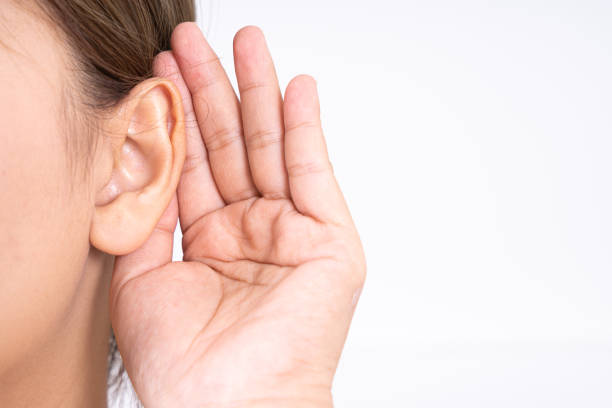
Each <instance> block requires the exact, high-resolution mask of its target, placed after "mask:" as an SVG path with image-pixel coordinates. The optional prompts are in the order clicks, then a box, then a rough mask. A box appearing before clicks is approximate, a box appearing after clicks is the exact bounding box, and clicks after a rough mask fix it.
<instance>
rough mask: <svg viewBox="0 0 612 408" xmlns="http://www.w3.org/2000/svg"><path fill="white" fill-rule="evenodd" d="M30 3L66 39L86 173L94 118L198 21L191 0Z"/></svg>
mask: <svg viewBox="0 0 612 408" xmlns="http://www.w3.org/2000/svg"><path fill="white" fill-rule="evenodd" d="M32 5H33V6H35V7H34V8H35V9H36V10H33V11H42V14H41V13H36V14H40V15H41V17H43V18H45V19H46V20H47V22H48V23H49V25H50V26H51V27H52V28H53V29H55V30H56V32H57V33H58V34H59V35H60V36H61V38H62V39H63V40H65V41H66V45H67V50H68V53H69V56H70V57H71V58H70V63H71V68H74V69H72V70H71V72H72V73H73V75H72V76H71V78H70V80H69V81H67V84H68V85H67V86H66V88H65V89H64V92H63V104H64V105H65V106H64V107H63V109H64V112H63V115H64V119H65V120H64V123H65V124H66V126H67V129H66V135H67V140H66V145H67V146H68V152H69V154H70V156H71V158H69V163H71V164H70V166H71V168H72V169H73V170H74V167H77V166H76V164H75V163H79V164H80V165H81V168H82V170H83V174H88V169H89V167H90V166H88V164H89V160H91V158H92V153H93V151H94V149H95V147H94V146H95V145H96V143H95V142H96V140H95V138H96V136H97V130H98V128H97V121H96V118H98V117H100V115H101V114H103V113H104V112H107V111H108V109H111V108H113V107H116V106H117V104H119V103H120V102H121V101H122V100H123V99H124V98H125V97H126V96H127V95H128V94H129V92H130V90H131V89H132V88H133V87H134V86H136V85H137V84H139V83H140V82H142V81H144V80H146V79H148V78H151V77H152V76H153V60H154V58H155V56H156V55H157V54H158V53H159V52H161V51H165V50H169V49H170V37H171V34H172V31H173V30H174V27H176V26H177V25H178V24H179V23H181V22H184V21H195V20H196V15H195V4H194V0H129V1H126V0H70V1H66V0H33V3H32ZM109 341H110V352H109V376H108V377H109V378H108V380H109V381H108V383H109V389H111V388H115V389H116V390H118V389H119V387H120V386H121V384H120V383H121V381H122V380H123V379H125V378H127V376H126V375H125V371H124V368H123V365H122V364H121V356H120V355H119V352H118V349H117V344H116V342H115V338H114V334H113V333H112V331H111V336H110V339H109ZM117 365H119V368H118V369H117ZM128 381H129V378H128Z"/></svg>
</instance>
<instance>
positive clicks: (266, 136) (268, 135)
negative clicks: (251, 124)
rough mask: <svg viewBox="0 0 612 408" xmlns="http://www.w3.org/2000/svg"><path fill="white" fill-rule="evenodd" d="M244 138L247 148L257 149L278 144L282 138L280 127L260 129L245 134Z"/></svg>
mask: <svg viewBox="0 0 612 408" xmlns="http://www.w3.org/2000/svg"><path fill="white" fill-rule="evenodd" d="M245 139H246V145H247V148H248V149H250V150H258V149H262V148H264V147H267V146H270V145H275V144H279V143H280V142H281V141H282V140H283V131H282V129H261V130H258V131H255V132H254V133H252V134H251V135H248V136H246V138H245Z"/></svg>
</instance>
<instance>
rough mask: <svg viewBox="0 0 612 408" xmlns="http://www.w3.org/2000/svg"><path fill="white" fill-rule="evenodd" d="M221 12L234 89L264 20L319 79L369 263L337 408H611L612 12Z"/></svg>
mask: <svg viewBox="0 0 612 408" xmlns="http://www.w3.org/2000/svg"><path fill="white" fill-rule="evenodd" d="M202 5H203V7H202V11H203V13H202V15H201V21H200V23H201V24H200V25H201V27H202V28H203V29H204V31H205V32H207V33H208V39H209V41H210V42H211V44H212V45H213V47H214V48H215V50H216V51H217V52H218V54H219V56H220V57H221V61H222V63H223V65H224V66H225V67H226V69H227V70H228V72H229V73H230V77H231V78H232V81H233V83H234V84H235V83H236V82H235V75H234V71H233V56H232V38H233V35H234V34H235V32H236V31H237V30H238V29H239V28H241V27H243V26H245V25H250V24H253V25H257V26H259V27H261V28H262V29H263V31H264V33H265V35H266V38H267V40H268V43H269V46H270V49H271V52H272V55H273V57H274V59H275V61H276V65H277V71H278V75H279V78H280V81H281V87H282V89H283V90H284V89H285V87H286V85H287V83H288V82H289V80H290V79H291V78H293V77H294V76H296V75H298V74H302V73H306V74H310V75H312V76H314V77H315V79H317V81H318V85H319V91H320V96H321V104H322V116H323V126H324V130H325V133H326V138H327V143H328V148H329V152H330V155H331V159H332V162H333V164H334V169H335V172H336V175H337V177H338V178H339V181H340V184H341V186H342V188H343V191H344V193H345V196H346V198H347V200H348V202H349V206H350V208H351V210H352V214H353V217H354V219H355V222H356V224H357V226H358V229H359V231H360V234H361V237H362V241H363V244H364V247H365V249H366V256H367V259H368V277H367V282H366V285H365V288H364V291H363V294H362V297H361V301H360V303H359V306H358V308H357V311H356V314H355V318H354V323H353V326H352V328H351V332H350V334H349V338H348V340H347V343H346V348H345V350H344V352H343V357H342V359H341V361H340V366H339V369H338V372H337V374H336V379H335V384H334V397H335V403H336V406H337V407H358V408H360V407H419V408H427V407H445V408H446V407H590V408H594V407H610V406H612V343H611V340H612V326H611V323H612V322H611V316H612V310H611V307H612V298H611V296H610V295H611V293H612V275H611V272H612V255H611V254H612V251H611V250H612V216H611V213H612V193H611V184H612V180H611V179H612V161H611V160H610V158H611V157H612V138H611V136H612V132H611V131H612V121H611V119H610V118H611V117H612V116H611V112H612V100H611V98H612V79H611V78H612V77H611V75H612V31H611V28H610V27H611V25H612V3H610V2H607V1H573V2H570V1H541V0H538V1H536V0H530V1H524V0H522V1H484V0H483V1H475V0H471V1H451V0H446V1H443V0H437V1H436V0H434V1H432V0H428V1H407V0H404V1H399V0H378V1H372V0H370V1H365V0H353V1H329V0H327V1H324V0H309V1H289V0H276V1H273V0H259V1H252V0H223V1H222V2H221V1H218V0H203V1H202ZM177 238H178V239H177V243H180V236H177ZM175 255H176V257H177V258H179V259H180V248H178V247H177V248H176V253H175Z"/></svg>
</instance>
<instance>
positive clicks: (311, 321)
mask: <svg viewBox="0 0 612 408" xmlns="http://www.w3.org/2000/svg"><path fill="white" fill-rule="evenodd" d="M190 30H191V32H189V31H190ZM183 31H187V33H186V34H184V35H188V34H189V35H194V32H193V28H189V29H185V30H183ZM243 36H244V37H246V39H245V40H243V41H247V43H248V41H249V39H250V41H252V42H251V44H254V43H253V42H254V41H258V37H257V33H256V32H255V30H247V34H243ZM174 43H178V44H177V47H176V48H174V47H173V51H174V54H175V56H176V59H177V61H178V66H176V65H174V66H176V68H177V69H176V70H174V71H173V70H172V69H171V68H172V66H173V65H172V64H176V62H174V59H173V58H172V56H171V55H169V54H165V55H163V56H161V58H158V61H157V62H156V63H157V73H158V74H162V75H163V74H165V75H167V76H174V79H175V82H176V83H177V85H178V86H179V89H180V90H181V92H183V93H184V95H185V100H186V103H190V100H191V98H190V95H189V91H190V90H191V91H193V90H194V89H198V90H202V89H203V87H201V86H198V85H197V83H194V82H195V81H196V80H200V81H210V78H208V79H206V78H204V79H203V73H202V72H201V71H200V72H195V70H194V71H191V70H190V69H185V67H187V68H188V67H189V66H195V65H188V61H189V58H191V57H188V56H186V55H181V51H182V50H181V43H180V41H179V40H176V41H174V40H173V44H174ZM235 46H236V50H238V54H239V55H240V49H239V45H236V44H235ZM259 46H260V48H261V44H259ZM203 49H204V50H205V51H207V52H209V53H211V52H212V51H211V50H210V49H209V48H207V47H204V48H203ZM239 55H238V56H237V58H236V64H237V68H236V69H237V76H238V81H239V84H240V83H241V82H242V83H244V82H245V81H250V82H254V81H256V80H259V79H261V80H262V81H261V82H262V83H263V82H264V80H265V79H266V78H250V79H249V75H257V69H256V68H253V62H252V61H248V60H247V58H246V57H242V60H241V59H240V56H239ZM204 57H205V56H204ZM164 58H165V60H164ZM217 63H218V61H217ZM239 64H243V65H242V66H240V65H239ZM249 64H251V65H249ZM179 67H180V71H181V73H182V74H183V75H182V76H183V77H184V78H185V82H186V83H185V82H183V79H182V77H181V76H180V75H178V74H177V72H178V68H179ZM264 68H265V67H264ZM164 70H166V71H165V72H164ZM173 72H174V74H173ZM218 72H219V71H216V73H217V74H218ZM269 74H270V72H269V71H268V75H269ZM208 75H215V73H213V71H212V68H211V69H209V71H208ZM268 79H269V78H268ZM190 80H191V81H192V82H191V83H190ZM226 85H227V83H226ZM207 88H209V87H207ZM261 88H263V87H261ZM251 89H255V88H251ZM206 91H207V92H208V93H209V94H208V95H206V96H204V97H203V96H202V95H196V94H194V95H193V100H194V111H193V112H191V111H190V110H189V109H187V110H186V114H187V119H188V120H189V115H197V118H198V119H200V115H199V113H200V111H201V110H202V109H207V110H209V109H210V108H209V106H205V107H204V108H203V107H202V106H201V105H200V106H199V105H198V102H199V101H204V100H210V99H211V98H217V99H222V96H224V94H223V92H227V91H221V94H219V91H217V94H212V93H213V92H214V91H213V90H211V89H207V90H206ZM293 92H294V93H296V91H293ZM250 93H251V94H253V95H248V96H247V93H246V92H243V100H242V106H241V107H242V109H241V111H242V112H241V114H242V122H243V124H245V127H246V128H248V123H251V124H253V123H255V122H254V121H253V120H251V121H250V122H249V120H248V119H245V115H247V114H249V112H250V111H253V110H257V109H261V107H260V106H261V104H256V103H254V102H255V101H253V100H251V101H250V100H249V98H255V95H254V94H255V93H254V92H250ZM204 98H206V99H204ZM296 98H297V97H296ZM273 102H274V101H273ZM277 102H279V103H281V104H282V101H277ZM287 103H289V102H287ZM271 105H272V106H273V105H274V104H271ZM296 105H297V104H296ZM233 106H236V104H234V105H233ZM258 106H259V107H258ZM294 109H295V108H294ZM281 112H282V107H281ZM284 112H285V115H284V116H285V123H284V128H285V129H284V132H283V133H284V137H285V138H288V134H289V132H291V131H294V132H301V131H302V129H306V130H308V131H311V128H312V126H311V125H312V123H314V118H306V117H300V116H299V114H300V113H299V112H297V111H296V112H294V111H292V110H291V107H288V106H285V109H284ZM239 113H240V109H239ZM259 113H260V116H261V112H259ZM276 113H279V112H278V111H277V112H276ZM302 113H303V112H302ZM207 114H208V111H207ZM292 115H294V116H295V117H294V118H292V117H291V116H292ZM264 116H265V115H264ZM207 118H208V117H207ZM208 119H209V118H208ZM280 119H281V120H282V116H281V118H280ZM225 120H227V118H225ZM288 120H289V121H291V120H293V121H294V123H296V124H297V126H291V125H289V126H288V125H287V121H288ZM198 122H199V127H193V128H191V129H190V132H191V133H190V134H188V135H187V137H188V140H187V149H188V152H187V161H186V163H185V171H184V175H183V177H182V178H181V182H180V184H179V189H178V195H177V198H178V199H177V200H173V201H172V202H171V203H170V205H169V207H168V209H167V210H166V212H165V213H164V215H163V216H162V219H161V220H160V222H159V225H158V228H157V229H156V232H154V234H153V236H152V237H151V238H150V240H149V242H147V243H146V244H145V245H144V246H143V247H142V248H140V249H139V250H138V251H137V252H135V253H133V254H130V255H128V256H126V257H122V258H118V259H117V262H116V266H115V273H114V275H113V284H112V289H111V314H112V319H113V328H114V330H115V333H116V335H117V340H118V343H119V347H120V349H121V351H122V356H123V358H124V361H125V364H126V367H127V369H128V373H129V374H130V377H131V379H132V382H133V383H134V386H135V388H136V390H137V392H138V394H139V396H140V398H141V399H142V400H143V402H145V404H147V403H148V404H159V405H161V406H164V405H166V404H169V403H170V402H168V398H171V399H172V401H173V402H172V405H177V404H178V405H180V406H186V405H193V406H207V405H208V404H210V405H211V406H214V405H215V404H220V403H222V402H231V401H237V400H253V401H255V400H261V399H264V398H277V399H278V400H285V399H288V398H289V397H290V393H291V392H293V391H294V390H295V388H296V386H297V385H299V386H303V387H305V388H310V389H312V390H313V392H314V391H318V390H317V388H318V387H321V388H324V386H323V385H324V384H331V379H332V377H333V372H334V371H335V365H336V364H337V361H338V358H339V355H340V352H341V349H342V344H343V343H344V339H345V337H346V332H347V330H348V325H349V323H350V317H351V315H352V308H353V307H354V299H355V290H356V289H358V288H359V287H360V284H361V283H362V282H361V281H360V277H359V276H357V277H356V278H355V277H354V273H355V270H356V269H357V270H360V269H363V266H364V265H363V263H364V260H363V258H362V256H363V255H362V253H361V247H360V242H359V238H358V235H357V233H356V230H355V228H354V225H353V223H352V220H351V219H350V215H348V211H347V210H346V207H345V206H344V202H343V201H342V199H341V198H342V197H341V193H340V192H339V190H337V191H336V192H335V193H334V191H333V190H332V191H331V194H330V191H329V190H330V189H331V187H330V185H331V184H335V180H333V178H332V179H330V178H329V177H330V176H331V174H332V173H331V171H329V170H330V169H327V168H326V167H325V166H326V165H327V164H328V162H325V161H321V160H319V161H318V162H317V161H314V160H309V161H307V162H303V161H302V162H300V161H298V160H297V158H298V157H299V154H298V153H299V152H298V151H297V150H296V151H295V152H294V153H292V152H290V151H287V150H286V151H285V152H284V154H283V152H282V150H280V151H273V150H272V149H267V147H274V146H273V144H274V143H272V142H270V140H272V139H270V138H268V139H265V136H266V135H268V136H269V134H270V132H264V131H258V130H251V132H248V131H249V129H245V130H244V133H250V134H252V135H260V136H262V137H261V138H259V139H258V140H259V141H258V142H251V143H249V140H248V136H247V148H249V147H250V150H249V151H248V154H244V153H241V151H240V150H239V148H240V145H239V144H238V143H235V145H236V146H235V147H234V146H232V143H230V142H228V140H231V137H229V136H228V137H226V138H225V139H222V138H221V137H220V135H226V136H227V135H231V134H232V133H231V132H228V131H224V130H223V129H224V128H207V127H206V126H219V123H220V122H221V119H219V121H217V122H215V120H212V121H211V120H210V119H209V120H208V121H207V122H206V123H202V122H204V121H200V120H198ZM304 123H306V124H307V125H306V126H302V124H304ZM272 125H273V124H272ZM266 126H267V125H266ZM207 134H209V135H213V137H209V138H208V139H207V138H206V135H207ZM202 136H204V137H202ZM202 139H204V142H205V143H202V142H201V140H202ZM198 141H200V142H199V144H198ZM278 144H279V146H278V147H279V148H281V149H282V144H281V143H278ZM286 144H287V143H286ZM313 146H314V147H313ZM313 146H310V149H311V150H312V151H311V152H310V153H312V154H315V153H317V152H316V151H315V150H316V147H317V146H316V145H313ZM322 146H323V147H324V144H319V146H318V147H319V150H320V151H319V152H318V153H319V154H321V153H326V152H324V151H321V147H322ZM254 147H256V148H254ZM298 147H302V149H304V147H303V146H301V145H300V142H294V147H293V148H294V149H297V148H298ZM289 148H290V146H286V147H285V149H289ZM198 149H201V150H198ZM205 149H207V150H208V152H207V154H206V158H205V159H204V157H205V156H204V155H202V154H201V152H202V151H205ZM243 149H244V147H243ZM305 149H306V154H308V153H309V152H308V146H306V147H305ZM232 150H233V151H232ZM323 150H324V149H323ZM198 152H199V153H198ZM252 152H253V153H252ZM279 152H280V153H281V154H280V155H279ZM264 153H267V155H266V156H264ZM224 155H225V156H224ZM229 155H233V161H229V160H228V159H229V157H228V156H229ZM246 157H248V161H247V162H246V164H245V163H244V162H242V163H241V161H240V159H244V158H246ZM283 157H284V159H285V160H287V163H283V162H282V160H281V161H280V162H279V163H277V164H279V165H280V166H277V168H276V169H274V166H273V165H271V164H270V163H271V162H272V160H273V159H282V158H283ZM292 157H293V159H292ZM190 158H191V159H190ZM313 158H315V157H314V156H313ZM253 162H255V164H257V163H258V162H259V163H264V162H265V163H266V165H265V169H263V167H262V165H261V164H260V167H259V171H258V170H257V168H254V167H253V164H254V163H253ZM228 163H231V164H228ZM316 163H319V164H321V165H319V166H317V165H316ZM230 165H231V166H233V167H232V168H231V169H228V166H230ZM221 166H225V167H221ZM285 166H286V171H284V174H283V173H277V174H276V175H271V174H270V172H271V171H274V170H278V168H280V167H285ZM249 167H250V170H249ZM281 170H282V168H281ZM245 171H248V173H251V176H250V177H242V176H244V174H245ZM248 173H247V174H246V175H247V176H248V175H249V174H248ZM278 176H280V177H278ZM230 179H231V180H230ZM251 179H252V181H251ZM264 180H265V181H264ZM229 181H231V182H229ZM298 183H303V185H299V184H298ZM316 185H318V186H319V189H318V190H317V187H315V186H316ZM262 186H263V188H262ZM336 187H337V186H336ZM307 189H310V190H307ZM258 190H259V191H258ZM262 190H264V191H265V192H264V193H263V197H262V196H261V195H260V193H261V191H262ZM305 193H308V194H311V195H320V196H323V195H324V193H326V195H325V196H324V197H322V198H325V199H328V200H329V208H328V209H324V210H321V211H320V212H313V209H314V208H315V204H317V203H315V202H311V201H308V200H309V199H310V200H311V199H312V197H310V198H309V197H306V196H305ZM194 197H199V198H200V199H199V200H197V201H196V200H194ZM319 206H320V203H319ZM343 211H344V212H343ZM179 216H180V220H181V227H182V229H183V252H184V260H183V262H167V261H166V262H157V265H155V264H154V262H152V261H150V259H151V258H152V257H154V256H155V254H156V253H157V256H158V257H159V256H160V255H159V253H158V252H159V251H160V250H161V251H162V254H161V256H162V257H165V259H166V260H167V258H168V245H167V241H168V240H169V239H171V236H172V231H173V230H174V226H175V225H176V220H177V218H178V217H179ZM162 248H163V249H162ZM170 248H171V246H170ZM143 259H148V260H147V261H143ZM351 280H352V281H353V282H351ZM285 385H286V388H285V387H284V386H285ZM273 389H275V390H277V391H275V392H276V395H271V394H270V390H273ZM194 390H197V393H194ZM181 397H182V398H185V400H184V401H180V402H179V401H177V400H176V399H177V398H181Z"/></svg>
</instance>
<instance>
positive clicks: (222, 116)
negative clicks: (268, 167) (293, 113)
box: [171, 22, 259, 203]
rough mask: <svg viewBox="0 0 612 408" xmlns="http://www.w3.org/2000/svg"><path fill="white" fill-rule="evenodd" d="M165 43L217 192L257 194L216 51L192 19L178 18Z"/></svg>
mask: <svg viewBox="0 0 612 408" xmlns="http://www.w3.org/2000/svg"><path fill="white" fill-rule="evenodd" d="M171 45H172V51H173V54H174V57H175V58H176V61H177V63H178V66H179V68H180V70H181V74H182V76H183V79H184V80H185V83H186V84H187V87H188V88H189V91H190V92H191V98H192V100H193V108H194V110H195V114H196V117H197V120H198V124H199V127H200V132H201V133H202V136H203V138H204V144H205V145H206V150H207V151H208V160H209V161H210V166H211V169H212V174H213V176H214V179H215V182H216V184H217V187H218V189H219V192H220V193H221V196H222V197H223V199H224V200H225V202H226V203H232V202H235V201H239V200H244V199H247V198H250V197H253V196H257V195H258V194H259V193H258V191H257V189H256V188H255V185H254V184H253V180H252V178H251V172H250V170H249V162H248V158H247V152H246V147H245V145H244V138H243V135H242V119H241V115H240V103H239V101H238V98H237V97H236V93H235V92H234V89H233V88H232V84H231V83H230V81H229V78H228V77H227V74H226V72H225V70H224V69H223V66H222V65H221V62H220V61H219V57H217V55H216V54H215V52H214V51H213V50H212V48H211V47H210V45H209V44H208V42H207V41H206V39H205V38H204V35H203V34H202V31H200V29H199V28H198V26H197V25H196V24H195V23H193V22H185V23H181V24H179V25H178V26H177V27H176V28H175V29H174V32H173V34H172V38H171Z"/></svg>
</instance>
